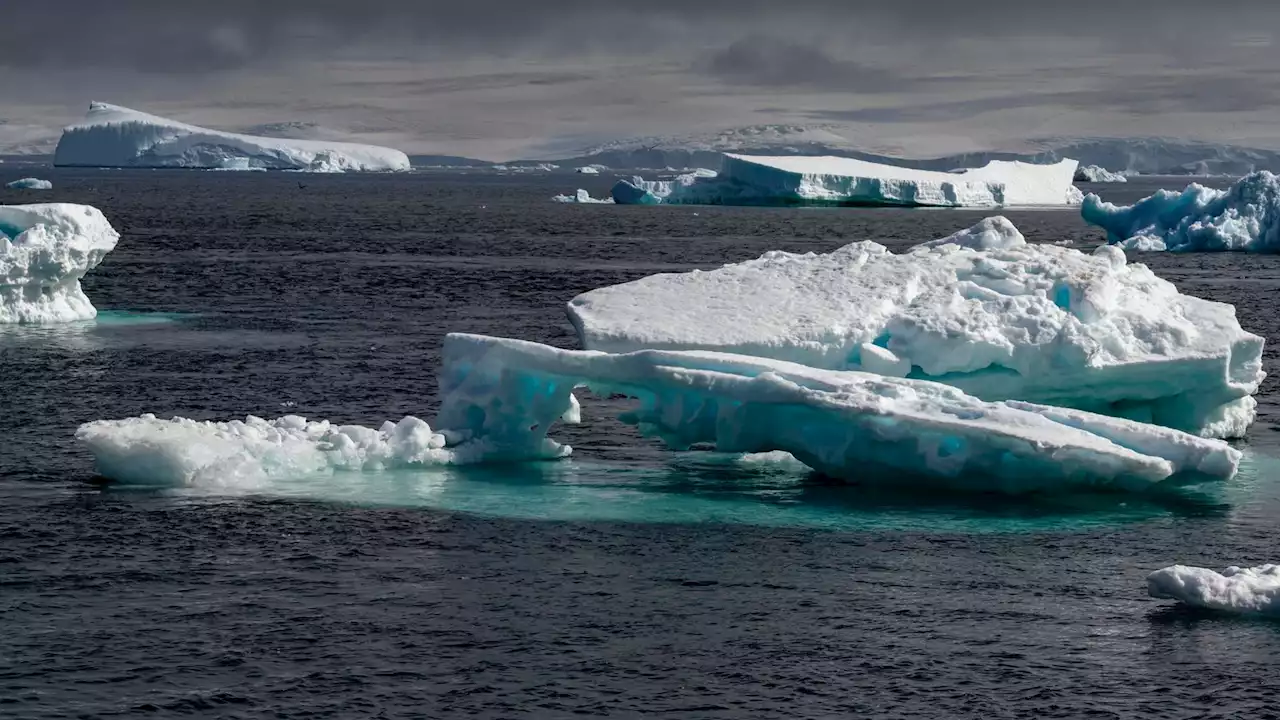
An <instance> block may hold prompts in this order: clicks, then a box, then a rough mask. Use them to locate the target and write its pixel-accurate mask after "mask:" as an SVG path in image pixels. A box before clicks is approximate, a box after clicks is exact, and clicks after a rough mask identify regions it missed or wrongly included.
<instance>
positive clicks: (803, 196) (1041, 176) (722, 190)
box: [613, 153, 1081, 207]
mask: <svg viewBox="0 0 1280 720" xmlns="http://www.w3.org/2000/svg"><path fill="white" fill-rule="evenodd" d="M1076 166H1077V163H1076V161H1075V160H1062V161H1060V162H1058V163H1056V164H1054V165H1032V164H1029V163H1023V162H1015V161H1003V160H992V161H991V162H989V163H988V164H987V165H985V166H983V167H980V168H971V169H967V170H963V171H961V172H956V173H947V172H937V171H933V170H914V169H911V168H905V167H899V166H896V165H884V164H880V163H874V162H869V161H866V160H855V159H853V158H846V157H805V156H778V157H763V156H753V155H734V154H731V153H726V154H725V155H724V161H723V164H722V166H721V168H720V172H719V174H718V175H717V176H716V177H714V178H706V179H697V178H692V179H691V180H690V181H688V182H686V181H684V177H683V176H682V177H681V178H678V179H677V182H675V183H671V184H670V185H657V186H649V185H647V184H645V183H643V182H636V181H632V182H630V183H628V182H627V181H625V180H624V181H620V182H619V183H618V184H617V185H616V186H614V192H613V199H614V200H615V201H616V202H618V203H624V204H625V203H629V204H658V203H668V204H699V205H775V204H781V205H894V206H907V207H912V206H936V207H995V206H1065V205H1078V204H1079V203H1080V200H1081V194H1080V191H1079V190H1077V189H1076V187H1075V186H1074V185H1072V178H1073V177H1074V175H1075V172H1076Z"/></svg>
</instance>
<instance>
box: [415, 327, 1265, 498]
mask: <svg viewBox="0 0 1280 720" xmlns="http://www.w3.org/2000/svg"><path fill="white" fill-rule="evenodd" d="M443 359H444V368H443V371H442V374H441V376H440V395H441V398H442V405H441V410H440V415H439V418H438V420H437V426H439V427H447V428H449V430H448V431H444V432H443V434H444V436H445V437H447V438H449V445H450V446H456V448H457V451H458V452H461V453H465V454H466V455H467V456H468V457H470V458H472V459H486V458H487V459H502V460H509V459H515V458H529V459H533V458H559V457H564V456H566V455H568V454H569V453H570V452H571V448H569V447H567V446H564V445H561V444H560V443H558V442H556V441H554V440H552V439H551V438H549V437H548V436H547V433H548V431H549V430H550V429H551V428H552V426H553V425H554V423H555V422H557V420H559V419H561V418H563V417H566V416H570V417H572V418H573V419H576V415H577V413H576V412H575V407H576V401H575V400H574V399H573V390H574V388H575V387H579V386H586V387H588V388H590V389H591V390H592V391H593V392H595V393H597V394H602V395H608V394H615V393H616V394H622V395H626V396H629V397H633V398H637V399H638V400H639V405H638V407H636V408H635V409H634V410H633V411H629V412H627V413H626V414H624V415H623V416H622V420H623V421H624V422H628V423H630V424H633V425H636V426H638V427H639V429H640V430H641V431H642V432H643V433H644V434H646V435H649V436H656V437H660V438H662V439H663V440H665V441H666V442H667V443H668V444H669V445H671V446H673V447H676V448H687V447H689V446H691V445H693V444H699V443H711V444H714V445H715V446H716V449H718V450H721V451H724V452H734V453H739V452H741V453H757V452H770V451H783V452H788V453H791V454H792V455H794V456H795V457H796V458H797V459H799V460H800V461H801V462H803V463H804V464H806V465H808V466H809V467H812V468H814V469H816V470H819V471H821V472H823V473H825V474H827V475H829V476H831V477H836V478H843V479H847V480H851V481H858V482H867V483H893V484H899V485H901V484H913V483H917V484H924V485H931V484H936V485H945V486H948V487H956V488H962V489H969V490H980V491H999V492H1011V493H1023V492H1046V491H1057V490H1066V489H1072V488H1080V487H1091V488H1097V487H1105V488H1113V489H1121V490H1142V489H1145V488H1148V487H1150V486H1151V485H1153V484H1156V483H1160V482H1162V481H1164V480H1167V479H1169V478H1171V477H1173V476H1181V477H1183V478H1190V477H1195V478H1197V479H1224V478H1229V477H1231V476H1232V475H1233V474H1234V473H1235V470H1236V466H1237V464H1238V462H1239V457H1240V453H1239V452H1238V451H1237V450H1234V449H1232V448H1231V447H1229V446H1228V445H1226V444H1225V443H1223V442H1221V441H1218V440H1207V439H1203V438H1199V437H1196V436H1193V435H1190V434H1187V433H1183V432H1179V431H1177V430H1171V429H1168V428H1162V427H1158V426H1154V425H1147V424H1143V423H1139V422H1135V421H1132V420H1125V419H1119V418H1112V417H1106V416H1102V415H1096V414H1093V413H1088V412H1083V411H1079V410H1067V409H1063V408H1054V407H1047V406H1043V405H1037V404H1033V403H1026V402H995V403H991V402H984V401H982V400H979V399H977V398H974V397H972V396H969V395H966V394H965V393H964V392H962V391H961V390H959V389H957V388H954V387H951V386H948V385H943V384H940V383H935V382H930V381H925V380H908V379H902V378H889V377H884V376H880V375H875V374H871V373H864V372H856V371H834V370H821V369H817V368H812V367H807V366H804V365H797V364H795V363H790V362H785V361H781V360H771V359H766V358H755V357H748V356H742V355H731V354H727V353H717V352H703V351H685V352H682V351H663V350H642V351H639V352H635V353H629V354H621V355H614V354H608V353H600V352H592V351H581V350H561V349H558V348H553V347H550V346H546V345H540V344H537V343H531V342H526V341H522V340H509V339H504V338H492V337H485V336H481V335H462V334H451V335H449V336H448V337H446V339H445V344H444V351H443Z"/></svg>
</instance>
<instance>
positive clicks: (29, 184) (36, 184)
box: [5, 177, 53, 190]
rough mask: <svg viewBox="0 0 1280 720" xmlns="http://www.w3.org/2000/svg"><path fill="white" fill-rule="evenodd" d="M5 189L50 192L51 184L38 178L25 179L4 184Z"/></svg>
mask: <svg viewBox="0 0 1280 720" xmlns="http://www.w3.org/2000/svg"><path fill="white" fill-rule="evenodd" d="M5 187H7V188H9V189H10V190H52V189H53V183H51V182H49V181H48V180H41V179H40V178H33V177H26V178H18V179H17V180H14V181H13V182H10V183H5Z"/></svg>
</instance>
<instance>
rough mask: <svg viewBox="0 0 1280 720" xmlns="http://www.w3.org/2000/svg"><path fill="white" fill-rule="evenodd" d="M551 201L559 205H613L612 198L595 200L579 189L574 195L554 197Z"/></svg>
mask: <svg viewBox="0 0 1280 720" xmlns="http://www.w3.org/2000/svg"><path fill="white" fill-rule="evenodd" d="M551 199H552V200H553V201H555V202H558V203H581V204H583V205H612V204H613V199H612V198H593V197H591V193H589V192H587V191H586V190H583V189H582V188H578V191H577V192H576V193H574V194H572V195H552V196H551Z"/></svg>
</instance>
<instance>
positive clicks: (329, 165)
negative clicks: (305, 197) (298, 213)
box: [53, 102, 409, 172]
mask: <svg viewBox="0 0 1280 720" xmlns="http://www.w3.org/2000/svg"><path fill="white" fill-rule="evenodd" d="M53 164H54V165H55V166H59V167H147V168H165V167H181V168H231V169H239V170H246V169H251V168H266V169H272V170H303V171H311V172H347V171H381V170H408V169H409V157H408V156H407V155H405V154H404V153H402V152H400V151H399V150H392V149H391V148H385V147H377V146H374V145H358V144H356V143H342V142H327V141H319V140H290V139H282V138H267V137H255V136H252V135H241V134H237V133H229V132H222V131H220V130H209V129H207V128H202V127H197V126H195V125H188V124H186V123H180V122H177V121H174V120H168V119H165V118H162V117H158V116H156V115H148V114H147V113H143V112H138V111H136V110H130V109H128V108H124V107H119V106H117V105H108V104H107V103H100V102H95V103H92V104H90V105H89V112H88V114H87V115H86V116H85V119H84V121H82V122H81V123H79V124H77V125H72V126H70V127H68V128H66V129H65V130H63V132H62V138H61V139H60V140H59V141H58V147H57V150H55V152H54V160H53Z"/></svg>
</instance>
